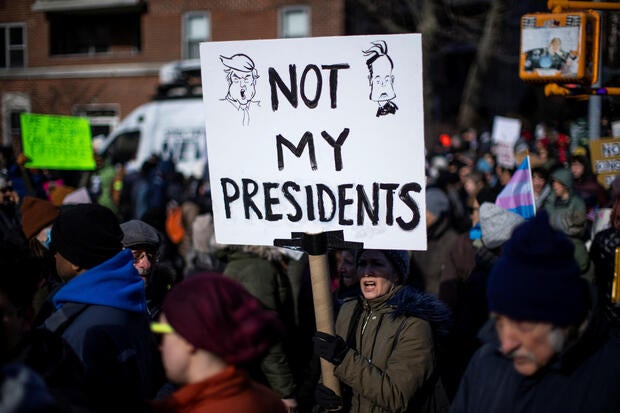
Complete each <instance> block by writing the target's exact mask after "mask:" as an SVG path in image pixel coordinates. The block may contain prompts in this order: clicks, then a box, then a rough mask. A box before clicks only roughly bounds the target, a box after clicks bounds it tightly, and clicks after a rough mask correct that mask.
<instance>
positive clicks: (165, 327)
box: [151, 322, 174, 334]
mask: <svg viewBox="0 0 620 413" xmlns="http://www.w3.org/2000/svg"><path fill="white" fill-rule="evenodd" d="M151 331H152V332H153V333H156V334H172V333H174V329H173V328H172V326H171V325H170V324H168V323H158V322H152V323H151Z"/></svg>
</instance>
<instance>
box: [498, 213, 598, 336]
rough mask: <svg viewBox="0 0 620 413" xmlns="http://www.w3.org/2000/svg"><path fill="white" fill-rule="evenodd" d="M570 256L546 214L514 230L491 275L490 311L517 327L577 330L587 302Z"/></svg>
mask: <svg viewBox="0 0 620 413" xmlns="http://www.w3.org/2000/svg"><path fill="white" fill-rule="evenodd" d="M573 251H574V247H573V244H572V242H571V241H570V240H569V239H568V237H567V236H566V235H564V234H563V233H561V232H560V231H557V230H554V229H553V228H551V225H550V224H549V217H548V215H547V213H546V212H545V211H541V212H539V213H538V214H536V217H534V218H533V219H532V220H530V221H527V222H525V223H524V224H521V225H520V226H518V227H517V228H516V229H515V230H514V232H513V234H512V237H511V238H510V239H509V240H508V241H507V242H506V244H505V245H504V249H503V251H502V255H501V256H500V258H499V260H497V262H496V263H495V265H494V266H493V269H492V270H491V273H490V275H489V282H488V288H487V298H488V302H489V310H491V311H493V312H496V313H499V314H502V315H505V316H508V317H510V318H512V319H514V320H520V321H535V322H549V323H552V324H554V325H557V326H569V325H576V324H578V323H579V322H580V321H581V320H582V319H583V317H584V315H585V313H586V306H587V301H586V298H585V296H584V292H585V291H586V289H585V281H584V280H583V279H582V278H581V277H580V270H579V266H578V265H577V262H576V261H575V258H574V256H573Z"/></svg>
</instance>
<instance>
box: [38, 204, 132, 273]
mask: <svg viewBox="0 0 620 413" xmlns="http://www.w3.org/2000/svg"><path fill="white" fill-rule="evenodd" d="M51 237H52V240H51V244H50V249H51V250H52V251H54V252H58V253H60V255H62V256H63V257H64V258H66V259H67V260H68V261H69V262H71V263H72V264H74V265H77V266H79V267H81V268H86V269H89V268H92V267H95V266H97V265H99V264H101V263H103V262H104V261H107V260H108V259H110V258H112V257H113V256H115V255H116V254H118V253H119V252H120V251H121V249H122V244H121V240H122V239H123V231H122V230H121V227H120V225H119V222H118V219H117V218H116V215H114V212H112V211H111V210H110V209H109V208H106V207H104V206H102V205H98V204H75V205H66V206H63V207H62V208H61V209H60V214H59V215H58V218H56V220H55V221H54V225H53V226H52V234H51Z"/></svg>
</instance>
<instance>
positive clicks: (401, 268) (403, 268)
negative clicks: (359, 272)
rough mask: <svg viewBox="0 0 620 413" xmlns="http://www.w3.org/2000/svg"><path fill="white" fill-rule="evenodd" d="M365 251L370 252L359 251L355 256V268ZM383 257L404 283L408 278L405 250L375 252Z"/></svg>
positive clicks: (407, 256) (407, 258)
mask: <svg viewBox="0 0 620 413" xmlns="http://www.w3.org/2000/svg"><path fill="white" fill-rule="evenodd" d="M365 251H372V250H361V251H359V254H357V259H356V266H357V265H358V264H359V260H360V258H361V256H362V254H363V253H364V252H365ZM375 251H378V252H380V253H382V254H383V255H385V258H387V260H388V261H389V262H390V263H391V264H392V266H393V267H394V270H395V271H396V272H397V273H398V275H399V276H400V277H401V281H402V282H403V283H404V282H405V281H407V278H409V252H408V251H405V250H375Z"/></svg>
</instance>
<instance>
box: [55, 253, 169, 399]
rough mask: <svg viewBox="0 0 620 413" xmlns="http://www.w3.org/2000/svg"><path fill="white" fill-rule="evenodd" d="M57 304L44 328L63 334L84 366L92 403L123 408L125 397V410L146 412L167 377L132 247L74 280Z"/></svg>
mask: <svg viewBox="0 0 620 413" xmlns="http://www.w3.org/2000/svg"><path fill="white" fill-rule="evenodd" d="M53 303H54V305H55V307H56V308H57V310H56V312H54V313H53V314H52V315H51V316H50V317H49V318H48V319H47V320H46V322H45V327H46V328H47V329H49V330H52V331H56V332H57V333H59V334H61V335H62V337H63V338H64V339H65V340H66V342H67V343H68V344H69V345H70V346H71V348H72V349H73V350H74V351H75V353H76V354H77V356H78V357H79V359H80V360H81V361H82V363H83V364H84V369H85V373H86V381H87V387H88V389H89V393H90V396H91V398H92V401H93V406H96V407H97V410H99V411H106V410H107V411H118V409H119V401H122V404H120V405H122V406H123V408H122V409H121V410H123V411H140V410H142V408H143V401H144V400H145V399H148V398H153V397H154V396H155V394H156V392H157V390H158V389H159V387H160V386H161V385H162V384H163V381H164V376H163V369H162V366H161V361H160V357H159V352H158V350H157V346H156V343H155V341H154V338H153V336H152V333H151V332H150V330H149V323H148V317H147V314H146V300H145V293H144V281H143V280H142V278H140V276H139V275H138V272H137V271H136V269H135V268H134V266H133V255H132V253H131V251H130V250H128V249H127V250H123V251H121V252H119V253H118V254H117V255H115V256H114V257H112V258H111V259H109V260H107V261H105V262H103V263H102V264H100V265H98V266H96V267H93V268H91V269H89V270H87V271H85V272H84V273H82V274H80V275H78V276H77V277H75V278H73V279H72V280H71V281H69V282H68V283H67V284H66V285H64V286H63V287H62V288H61V289H60V290H58V292H57V293H56V294H55V295H54V297H53ZM110 409H112V410H110Z"/></svg>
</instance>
